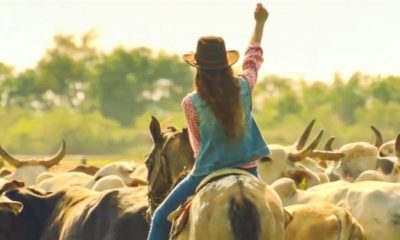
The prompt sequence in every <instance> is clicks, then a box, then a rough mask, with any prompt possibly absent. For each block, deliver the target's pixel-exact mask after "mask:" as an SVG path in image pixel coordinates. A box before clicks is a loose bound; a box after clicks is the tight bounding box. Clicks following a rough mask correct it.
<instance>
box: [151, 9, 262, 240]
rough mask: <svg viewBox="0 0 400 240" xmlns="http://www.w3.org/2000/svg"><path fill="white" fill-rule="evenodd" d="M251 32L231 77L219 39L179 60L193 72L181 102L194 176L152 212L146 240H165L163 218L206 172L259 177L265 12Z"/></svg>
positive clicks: (205, 40)
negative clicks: (257, 103)
mask: <svg viewBox="0 0 400 240" xmlns="http://www.w3.org/2000/svg"><path fill="white" fill-rule="evenodd" d="M254 18H255V28H254V32H253V34H252V36H251V39H250V45H249V46H248V49H247V51H246V53H245V58H244V62H243V72H242V74H241V75H239V76H238V77H236V76H234V75H233V71H232V68H231V66H232V65H233V64H234V63H235V62H237V60H238V59H239V53H238V52H237V51H226V49H225V43H224V40H223V39H222V38H220V37H215V36H206V37H201V38H200V39H199V40H198V43H197V49H196V53H189V54H185V55H184V56H183V59H184V60H185V61H186V62H187V63H188V64H190V65H191V66H193V67H196V68H197V73H196V77H195V79H194V85H195V91H193V92H191V93H189V94H188V95H186V96H185V97H184V99H183V100H182V106H183V110H184V113H185V117H186V120H187V126H188V130H189V139H190V144H191V146H192V148H193V151H194V157H195V159H196V160H195V163H194V167H193V169H192V171H191V172H190V174H189V175H188V176H186V177H185V178H184V179H183V180H182V181H181V182H180V183H179V184H178V185H177V186H176V187H175V188H174V189H173V190H172V191H171V192H170V193H169V195H168V196H167V198H166V199H165V200H164V201H163V202H162V203H161V205H160V206H159V207H158V208H157V210H156V211H155V212H154V214H153V217H152V222H151V226H150V233H149V236H148V239H149V240H163V239H168V235H169V232H170V229H171V223H170V222H169V221H168V220H167V216H168V215H169V214H170V213H171V212H172V211H174V210H175V209H176V208H177V207H178V206H179V205H180V204H182V203H183V202H184V201H185V200H186V199H187V197H189V196H191V195H193V194H194V192H195V190H196V188H197V186H198V185H199V184H200V182H201V181H202V180H203V179H204V178H205V177H206V176H207V175H208V174H210V173H212V172H214V171H216V170H219V169H222V168H230V167H237V168H241V169H245V170H247V171H248V172H250V173H251V174H253V175H255V176H257V177H258V172H257V162H258V159H260V158H262V157H264V156H266V155H268V153H269V149H268V147H267V145H266V143H265V142H264V140H263V138H262V136H261V133H260V131H259V128H258V126H257V124H256V122H255V120H254V118H253V116H252V113H251V112H252V99H251V95H252V94H251V92H252V90H253V88H254V86H255V84H256V82H257V73H258V69H259V68H260V65H261V63H262V61H263V51H262V48H261V47H260V43H261V39H262V33H263V29H264V23H265V21H266V20H267V18H268V12H267V10H266V9H265V8H264V7H263V6H262V5H261V4H257V7H256V9H255V12H254Z"/></svg>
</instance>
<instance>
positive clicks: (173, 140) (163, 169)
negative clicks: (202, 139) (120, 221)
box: [146, 117, 194, 213]
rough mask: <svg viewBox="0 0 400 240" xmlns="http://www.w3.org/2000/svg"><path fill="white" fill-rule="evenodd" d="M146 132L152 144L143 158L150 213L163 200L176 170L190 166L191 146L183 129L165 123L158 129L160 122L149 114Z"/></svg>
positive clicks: (176, 175)
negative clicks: (148, 133)
mask: <svg viewBox="0 0 400 240" xmlns="http://www.w3.org/2000/svg"><path fill="white" fill-rule="evenodd" d="M150 132H151V136H152V138H153V148H152V150H151V152H150V154H149V155H148V157H147V159H146V166H147V170H148V175H147V181H148V183H149V207H150V211H151V213H152V212H153V211H154V210H155V209H156V208H157V206H158V205H159V204H160V203H161V202H162V201H163V200H164V198H165V196H166V194H167V193H168V191H169V190H170V188H171V186H172V184H173V183H174V182H175V180H176V178H177V177H178V176H179V174H180V173H181V172H182V171H183V170H184V169H185V168H186V169H190V168H192V166H193V163H194V158H193V150H192V148H191V146H190V142H189V136H188V132H187V129H183V130H182V131H178V130H177V129H176V128H174V127H168V128H167V129H166V130H165V131H163V132H161V128H160V123H159V122H158V120H157V119H156V118H155V117H152V120H151V123H150Z"/></svg>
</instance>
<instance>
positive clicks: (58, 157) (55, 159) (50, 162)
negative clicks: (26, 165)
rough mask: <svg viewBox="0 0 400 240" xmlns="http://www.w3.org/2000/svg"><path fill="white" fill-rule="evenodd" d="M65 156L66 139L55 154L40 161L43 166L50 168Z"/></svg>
mask: <svg viewBox="0 0 400 240" xmlns="http://www.w3.org/2000/svg"><path fill="white" fill-rule="evenodd" d="M64 156H65V140H64V139H63V140H62V143H61V147H60V149H59V150H58V152H57V153H56V154H54V156H52V157H50V158H49V159H47V160H43V161H40V164H42V165H43V166H45V167H47V168H50V167H52V166H54V165H56V164H57V163H59V162H60V161H61V159H63V158H64Z"/></svg>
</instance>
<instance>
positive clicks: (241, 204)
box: [229, 189, 261, 240]
mask: <svg viewBox="0 0 400 240" xmlns="http://www.w3.org/2000/svg"><path fill="white" fill-rule="evenodd" d="M242 190H243V189H241V194H240V196H232V198H231V199H230V202H229V219H230V223H231V228H232V232H233V236H234V238H233V239H234V240H259V237H260V232H261V226H260V215H259V213H258V210H257V206H256V205H255V204H254V202H252V201H250V200H249V199H248V198H247V197H246V196H245V195H244V194H243V191H242Z"/></svg>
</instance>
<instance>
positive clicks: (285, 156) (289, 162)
mask: <svg viewBox="0 0 400 240" xmlns="http://www.w3.org/2000/svg"><path fill="white" fill-rule="evenodd" d="M314 123H315V120H312V121H311V122H310V124H309V125H308V126H307V128H306V129H305V130H304V132H303V134H302V135H301V136H300V138H299V140H298V141H297V142H296V143H295V144H293V145H291V146H282V145H277V144H271V145H269V149H270V152H271V153H270V155H269V156H267V157H264V158H262V159H261V161H260V163H259V164H258V171H259V174H260V176H261V178H262V179H263V180H264V181H265V182H267V183H269V184H271V183H272V182H273V181H275V180H277V179H278V178H280V177H292V178H294V179H296V180H299V176H300V175H302V176H303V177H309V178H310V179H313V178H314V176H312V175H308V173H310V172H309V171H307V170H305V169H304V167H300V168H299V166H298V165H297V163H298V162H301V161H302V160H304V159H306V158H307V157H308V156H309V155H311V154H312V153H313V150H314V149H315V148H316V146H317V145H318V143H319V141H320V140H321V137H322V133H323V130H320V132H319V134H318V136H317V137H316V138H315V139H314V140H313V141H312V142H311V144H309V145H308V146H305V145H306V142H307V140H308V137H309V135H310V132H311V130H312V128H313V125H314ZM304 174H305V175H304Z"/></svg>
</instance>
